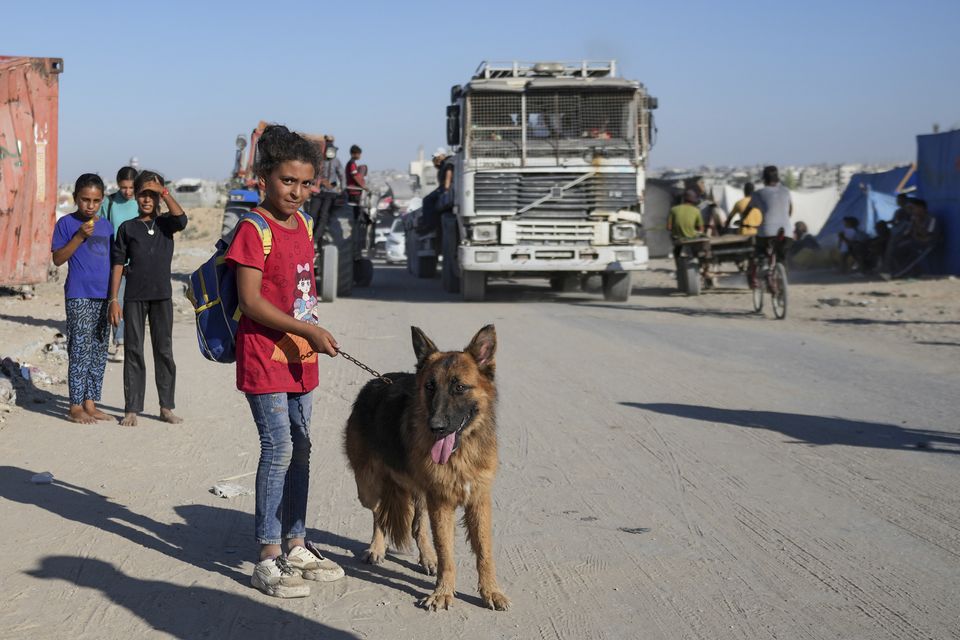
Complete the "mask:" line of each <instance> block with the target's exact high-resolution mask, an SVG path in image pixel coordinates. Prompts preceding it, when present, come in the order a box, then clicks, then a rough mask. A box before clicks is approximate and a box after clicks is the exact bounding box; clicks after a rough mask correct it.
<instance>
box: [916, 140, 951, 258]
mask: <svg viewBox="0 0 960 640" xmlns="http://www.w3.org/2000/svg"><path fill="white" fill-rule="evenodd" d="M917 173H918V174H919V177H918V183H917V187H918V191H919V195H920V197H921V198H923V199H924V200H926V201H927V210H928V211H929V212H930V213H931V214H932V215H933V216H934V217H935V218H936V219H937V221H938V222H939V224H940V229H941V232H942V237H943V239H942V241H941V245H940V248H939V249H938V250H937V252H936V254H934V259H933V265H932V266H933V268H934V270H935V271H937V272H938V273H952V274H958V275H960V131H948V132H946V133H934V134H930V135H923V136H917Z"/></svg>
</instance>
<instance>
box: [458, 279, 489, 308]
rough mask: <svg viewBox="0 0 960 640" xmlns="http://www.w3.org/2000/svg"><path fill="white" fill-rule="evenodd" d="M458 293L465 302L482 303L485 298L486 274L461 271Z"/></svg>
mask: <svg viewBox="0 0 960 640" xmlns="http://www.w3.org/2000/svg"><path fill="white" fill-rule="evenodd" d="M460 293H461V294H463V299H464V300H465V301H466V302H483V299H484V298H485V297H486V296H487V274H486V273H484V272H483V271H461V272H460Z"/></svg>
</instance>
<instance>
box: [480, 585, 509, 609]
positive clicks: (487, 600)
mask: <svg viewBox="0 0 960 640" xmlns="http://www.w3.org/2000/svg"><path fill="white" fill-rule="evenodd" d="M480 598H481V599H483V604H485V605H487V607H488V608H489V609H496V610H497V611H506V610H507V609H509V608H510V598H508V597H507V596H506V595H505V594H504V593H503V592H501V591H498V590H496V589H494V590H490V591H486V590H481V591H480Z"/></svg>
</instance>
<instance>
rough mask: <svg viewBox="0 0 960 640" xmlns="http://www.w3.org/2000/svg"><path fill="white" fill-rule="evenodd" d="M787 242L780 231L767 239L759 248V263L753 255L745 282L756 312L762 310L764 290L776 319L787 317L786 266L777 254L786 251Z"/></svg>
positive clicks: (787, 287) (787, 284)
mask: <svg viewBox="0 0 960 640" xmlns="http://www.w3.org/2000/svg"><path fill="white" fill-rule="evenodd" d="M761 240H762V239H761ZM787 244H788V239H787V238H786V237H785V235H784V234H783V233H782V232H781V233H780V235H778V236H777V237H776V238H775V239H769V240H767V242H765V243H764V246H763V247H761V248H760V250H761V251H762V252H763V253H762V254H761V256H760V261H759V264H758V261H757V257H756V256H754V257H753V258H751V260H750V265H749V267H748V270H747V284H748V285H749V286H750V290H751V292H752V294H753V310H754V311H755V312H757V313H762V312H763V294H764V291H766V292H767V293H769V294H770V306H771V308H772V309H773V315H774V317H776V318H777V320H783V319H784V318H786V317H787V300H788V292H789V283H788V282H787V267H786V266H785V265H784V264H783V262H782V261H781V260H780V259H778V255H777V254H778V253H780V254H781V255H783V254H785V253H786V247H787ZM778 249H779V251H778Z"/></svg>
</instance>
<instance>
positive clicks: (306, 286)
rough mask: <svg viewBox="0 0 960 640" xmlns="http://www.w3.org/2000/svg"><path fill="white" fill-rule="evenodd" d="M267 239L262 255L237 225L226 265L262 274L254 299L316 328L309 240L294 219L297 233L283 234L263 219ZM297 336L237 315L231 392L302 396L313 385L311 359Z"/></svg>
mask: <svg viewBox="0 0 960 640" xmlns="http://www.w3.org/2000/svg"><path fill="white" fill-rule="evenodd" d="M263 217H264V219H265V220H266V221H267V223H268V224H269V225H270V230H271V232H272V236H273V240H272V247H271V249H270V254H269V255H267V256H264V255H263V240H262V239H261V237H260V233H259V231H258V229H257V228H256V226H255V225H253V224H251V223H249V222H242V223H240V224H239V226H238V227H237V233H236V235H235V236H234V238H233V242H231V243H230V248H229V249H228V250H227V255H226V260H227V262H228V263H229V264H231V265H233V266H234V267H235V266H236V265H238V264H239V265H243V266H246V267H252V268H254V269H259V270H260V271H262V272H263V283H262V284H261V286H260V295H261V296H263V298H264V299H265V300H267V301H268V302H270V303H271V304H272V305H273V306H275V307H276V308H278V309H280V310H281V311H283V312H284V313H288V314H290V315H291V316H293V317H294V318H296V319H298V320H304V321H306V322H311V323H316V322H317V321H318V320H319V311H320V308H319V306H318V304H317V303H318V300H317V292H316V281H315V279H314V276H313V259H314V253H313V241H312V239H311V238H310V234H309V233H308V231H307V230H306V229H305V228H304V224H303V220H301V219H300V216H296V220H297V228H296V229H287V228H285V227H282V226H280V225H279V224H277V223H276V222H274V221H273V220H271V219H270V218H268V217H267V216H266V215H264V216H263ZM310 351H311V349H310V345H309V343H307V341H306V340H304V339H303V338H301V337H300V336H295V335H292V334H288V333H284V332H282V331H277V330H276V329H270V328H268V327H265V326H263V325H262V324H258V323H256V322H254V321H253V320H251V319H250V318H247V317H246V316H242V317H241V318H240V323H239V327H238V330H237V389H239V390H240V391H243V392H244V393H280V392H286V393H305V392H307V391H311V390H313V389H315V388H316V386H317V384H319V373H318V371H317V356H316V354H314V355H311V356H309V357H306V358H304V359H301V357H302V356H305V355H306V354H308V353H310Z"/></svg>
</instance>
